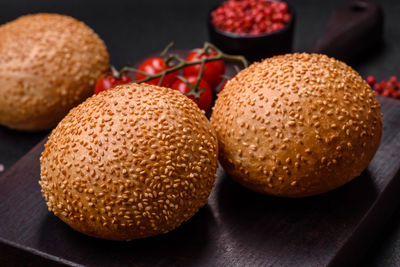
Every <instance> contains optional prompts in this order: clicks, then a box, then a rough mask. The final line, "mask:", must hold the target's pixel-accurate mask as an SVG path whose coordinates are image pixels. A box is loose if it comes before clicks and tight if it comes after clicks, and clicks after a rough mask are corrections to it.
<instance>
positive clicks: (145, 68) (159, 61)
mask: <svg viewBox="0 0 400 267" xmlns="http://www.w3.org/2000/svg"><path fill="white" fill-rule="evenodd" d="M167 69H169V67H168V66H167V64H166V63H165V61H164V59H163V58H161V57H151V58H148V59H146V60H145V61H143V62H142V64H140V66H139V70H140V71H142V72H145V73H148V74H152V75H153V74H157V73H160V72H162V71H164V70H167ZM178 74H179V73H178V72H177V71H174V72H171V73H169V74H167V75H165V77H164V79H163V81H162V83H161V86H166V87H169V86H171V84H172V83H173V82H174V81H175V80H176V76H178ZM145 78H146V75H144V74H141V73H136V81H139V80H143V79H145ZM159 81H160V78H155V79H152V80H149V81H147V82H146V83H149V84H155V85H158V83H159Z"/></svg>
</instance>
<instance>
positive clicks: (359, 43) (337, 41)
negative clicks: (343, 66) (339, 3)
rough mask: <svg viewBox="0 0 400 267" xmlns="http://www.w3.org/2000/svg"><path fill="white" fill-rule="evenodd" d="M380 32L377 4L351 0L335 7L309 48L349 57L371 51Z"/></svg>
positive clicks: (380, 17)
mask: <svg viewBox="0 0 400 267" xmlns="http://www.w3.org/2000/svg"><path fill="white" fill-rule="evenodd" d="M382 34H383V13H382V10H381V8H380V7H379V6H378V5H377V4H375V3H374V2H372V1H366V0H352V1H349V2H348V3H347V4H345V5H344V6H343V7H341V8H338V9H337V10H335V12H334V13H333V15H332V17H331V18H330V20H329V22H328V25H327V29H326V31H325V34H324V35H323V36H322V38H321V39H320V40H318V42H317V43H316V45H315V47H314V48H313V50H312V51H313V52H314V53H322V54H327V55H328V56H332V57H335V58H337V59H340V60H343V61H349V60H352V59H355V58H357V57H359V56H361V55H368V53H371V51H372V49H373V48H374V47H376V46H377V44H379V43H380V42H381V40H382Z"/></svg>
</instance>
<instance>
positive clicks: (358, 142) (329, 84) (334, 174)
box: [211, 53, 382, 197]
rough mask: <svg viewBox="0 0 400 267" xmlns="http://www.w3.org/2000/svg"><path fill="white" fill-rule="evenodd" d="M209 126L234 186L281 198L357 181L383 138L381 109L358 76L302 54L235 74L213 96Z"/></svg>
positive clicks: (331, 61)
mask: <svg viewBox="0 0 400 267" xmlns="http://www.w3.org/2000/svg"><path fill="white" fill-rule="evenodd" d="M211 123H212V125H213V126H214V128H215V130H216V132H217V137H218V141H219V151H220V153H219V160H220V162H221V164H222V165H223V167H224V169H225V170H226V171H227V172H228V173H229V174H230V175H231V176H232V178H233V179H235V180H236V181H238V182H239V183H241V184H242V185H244V186H246V187H248V188H250V189H252V190H254V191H258V192H262V193H266V194H271V195H276V196H287V197H302V196H310V195H315V194H320V193H324V192H327V191H329V190H332V189H334V188H337V187H339V186H341V185H343V184H345V183H347V182H349V181H350V180H351V179H353V178H354V177H356V176H358V175H360V173H361V172H362V171H363V170H364V169H365V168H366V166H367V165H368V163H369V162H370V160H371V159H372V157H373V156H374V154H375V152H376V150H377V149H378V147H379V143H380V138H381V134H382V114H381V112H380V106H379V104H378V103H377V101H376V100H375V97H374V94H373V92H372V90H371V88H370V87H369V85H368V84H367V83H366V82H365V81H364V80H363V79H362V78H361V77H360V75H359V74H358V73H357V72H356V71H355V70H353V69H352V68H351V67H349V66H347V65H346V64H345V63H343V62H340V61H338V60H335V59H333V58H329V57H327V56H325V55H317V54H306V53H302V54H288V55H283V56H276V57H273V58H269V59H266V60H264V61H262V62H258V63H254V64H253V65H251V66H250V67H248V68H247V69H245V70H243V71H241V72H240V73H239V74H238V75H237V76H236V77H234V78H233V79H232V80H231V81H230V82H228V83H227V85H226V86H225V88H224V90H223V91H222V92H221V93H220V94H219V95H218V99H217V101H216V105H215V107H214V110H213V114H212V117H211Z"/></svg>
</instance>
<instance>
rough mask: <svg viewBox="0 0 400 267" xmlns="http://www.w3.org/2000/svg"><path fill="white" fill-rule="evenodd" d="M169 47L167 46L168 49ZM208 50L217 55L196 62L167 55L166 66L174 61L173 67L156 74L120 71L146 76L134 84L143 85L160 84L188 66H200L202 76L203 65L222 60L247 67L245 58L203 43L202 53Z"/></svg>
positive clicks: (131, 70)
mask: <svg viewBox="0 0 400 267" xmlns="http://www.w3.org/2000/svg"><path fill="white" fill-rule="evenodd" d="M169 47H170V46H168V48H169ZM210 50H212V51H215V52H216V53H217V54H216V55H215V56H212V57H207V58H202V59H201V60H196V61H190V62H188V61H186V60H185V59H183V58H181V57H180V56H179V55H176V54H169V55H168V56H167V58H166V64H167V66H169V65H170V62H173V61H175V62H176V63H175V64H174V65H172V66H171V68H169V69H166V70H164V71H162V72H159V73H156V74H149V73H146V72H142V71H140V70H138V69H135V68H132V67H124V68H122V70H121V72H122V71H125V72H126V71H130V72H137V73H140V74H143V75H145V76H146V78H144V79H141V80H137V81H135V82H136V83H143V82H147V81H149V80H152V79H155V78H160V77H161V79H160V82H162V78H163V77H165V75H167V74H169V73H171V72H174V71H177V70H180V69H183V68H185V67H188V66H193V65H197V64H201V65H202V66H201V69H200V74H202V72H203V68H204V64H205V63H207V62H210V61H216V60H224V61H230V62H237V63H242V64H243V66H244V67H245V68H246V67H247V66H248V61H247V60H246V58H245V57H243V56H240V55H230V54H225V53H224V52H222V51H221V50H220V49H218V48H217V47H216V46H214V45H213V44H211V43H209V42H205V43H204V46H203V51H204V53H208V52H209V51H210ZM200 79H201V75H199V76H198V79H197V82H196V87H197V86H198V84H199V82H200Z"/></svg>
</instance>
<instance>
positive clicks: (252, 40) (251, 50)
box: [207, 5, 295, 62]
mask: <svg viewBox="0 0 400 267" xmlns="http://www.w3.org/2000/svg"><path fill="white" fill-rule="evenodd" d="M216 8H217V7H215V8H213V9H212V10H211V11H210V12H209V13H208V18H207V24H208V34H209V39H210V42H211V43H213V44H214V45H215V46H216V47H218V48H219V49H221V50H222V51H224V52H225V53H229V54H239V55H243V56H245V57H246V58H247V59H248V60H249V61H250V62H252V61H259V60H261V59H264V58H267V57H271V56H274V55H279V54H286V53H290V52H292V43H293V31H294V25H295V12H294V10H293V8H292V7H291V6H290V5H289V11H288V12H289V13H290V14H291V20H290V21H289V22H288V23H287V24H286V25H285V27H283V28H282V29H280V30H278V31H274V32H270V33H265V34H259V35H243V34H236V33H231V32H226V31H222V30H220V29H218V28H217V27H215V26H214V24H213V23H212V21H211V12H212V11H213V10H214V9H216Z"/></svg>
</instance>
